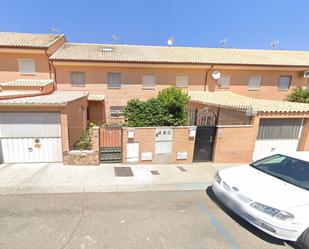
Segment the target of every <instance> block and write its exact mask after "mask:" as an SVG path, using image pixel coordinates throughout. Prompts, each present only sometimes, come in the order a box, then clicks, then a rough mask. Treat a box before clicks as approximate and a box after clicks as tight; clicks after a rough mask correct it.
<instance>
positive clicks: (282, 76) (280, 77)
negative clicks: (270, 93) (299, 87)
mask: <svg viewBox="0 0 309 249" xmlns="http://www.w3.org/2000/svg"><path fill="white" fill-rule="evenodd" d="M282 78H289V79H290V81H289V85H288V87H287V88H282V87H280V81H281V79H282ZM291 83H292V76H291V75H280V76H279V80H278V91H288V90H289V89H290V87H291Z"/></svg>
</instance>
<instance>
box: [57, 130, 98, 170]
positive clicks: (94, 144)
mask: <svg viewBox="0 0 309 249" xmlns="http://www.w3.org/2000/svg"><path fill="white" fill-rule="evenodd" d="M89 137H90V141H91V150H90V151H70V152H67V151H66V152H64V153H63V164H65V165H86V166H87V165H99V164H100V154H99V127H93V128H91V129H89Z"/></svg>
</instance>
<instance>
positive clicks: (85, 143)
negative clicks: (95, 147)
mask: <svg viewBox="0 0 309 249" xmlns="http://www.w3.org/2000/svg"><path fill="white" fill-rule="evenodd" d="M74 149H78V150H90V149H91V141H90V136H89V128H87V129H86V130H84V132H83V133H82V135H81V136H80V137H79V138H78V139H77V141H76V143H75V144H74Z"/></svg>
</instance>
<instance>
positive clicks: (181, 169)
mask: <svg viewBox="0 0 309 249" xmlns="http://www.w3.org/2000/svg"><path fill="white" fill-rule="evenodd" d="M177 168H178V169H179V170H180V171H182V172H186V171H187V170H186V169H185V168H184V167H182V166H177Z"/></svg>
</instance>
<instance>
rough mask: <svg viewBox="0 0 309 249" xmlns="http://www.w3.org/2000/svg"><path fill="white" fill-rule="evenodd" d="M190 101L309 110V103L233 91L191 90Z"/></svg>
mask: <svg viewBox="0 0 309 249" xmlns="http://www.w3.org/2000/svg"><path fill="white" fill-rule="evenodd" d="M189 96H190V101H192V102H198V103H203V104H209V105H214V106H230V107H236V106H239V107H251V108H252V109H253V110H254V111H256V112H309V104H303V103H295V102H288V101H277V100H268V99H257V98H251V97H246V96H243V95H239V94H235V93H232V92H199V91H196V92H195V91H192V92H189Z"/></svg>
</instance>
